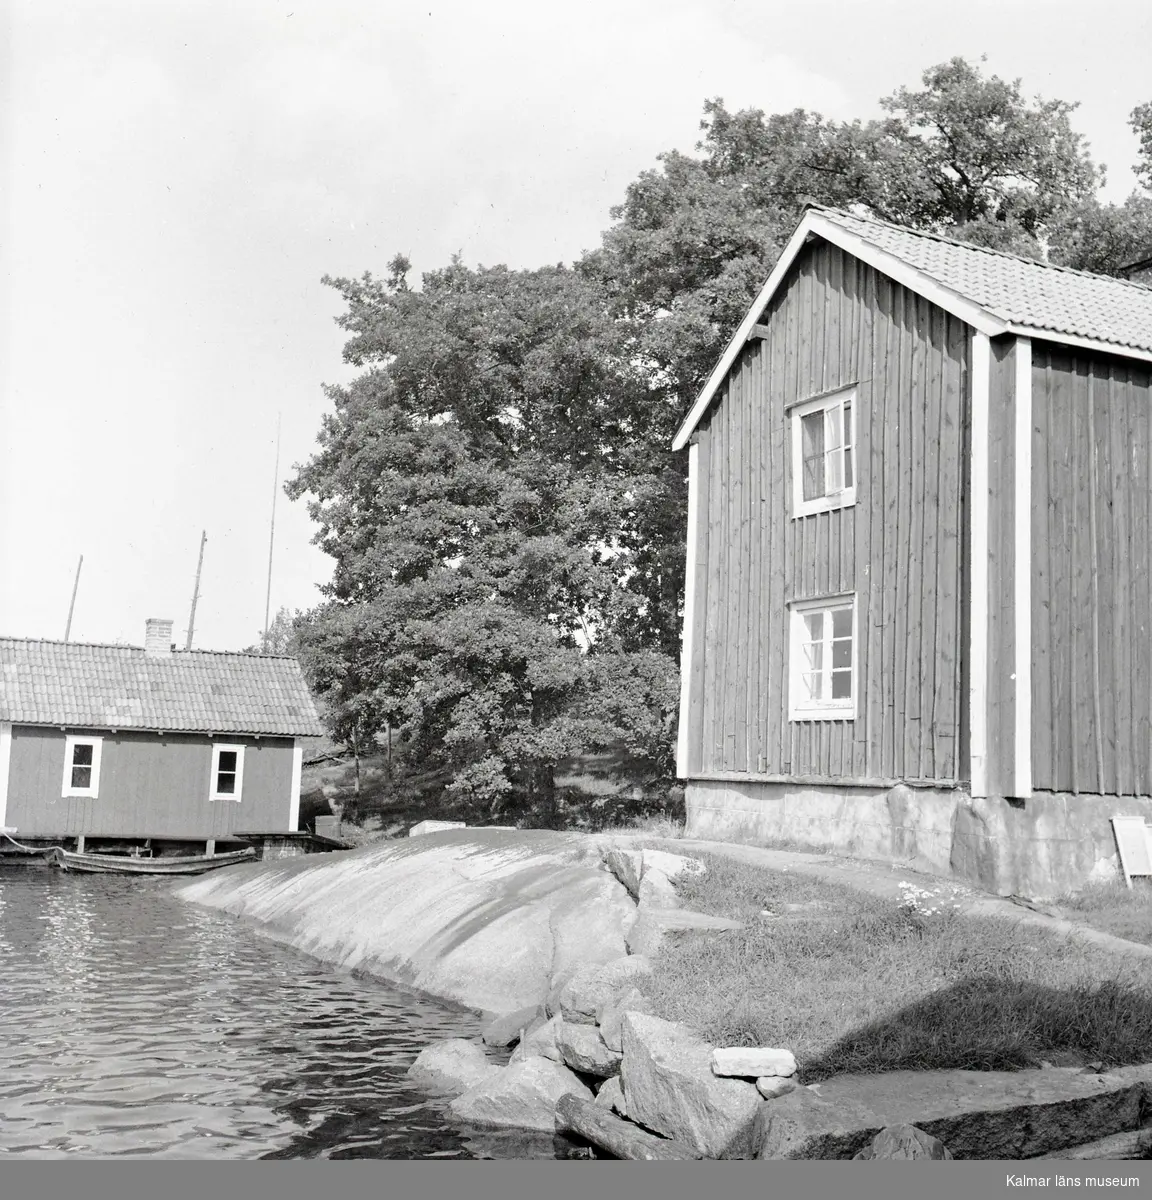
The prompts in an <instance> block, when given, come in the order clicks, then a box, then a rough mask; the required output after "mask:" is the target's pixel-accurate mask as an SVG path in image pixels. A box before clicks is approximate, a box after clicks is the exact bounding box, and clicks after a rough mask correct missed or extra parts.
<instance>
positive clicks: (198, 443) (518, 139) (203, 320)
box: [0, 0, 1152, 649]
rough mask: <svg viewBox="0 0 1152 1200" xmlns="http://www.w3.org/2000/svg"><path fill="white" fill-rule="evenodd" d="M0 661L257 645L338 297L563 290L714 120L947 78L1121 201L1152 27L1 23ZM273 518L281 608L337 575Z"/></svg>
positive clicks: (25, 11)
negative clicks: (56, 642)
mask: <svg viewBox="0 0 1152 1200" xmlns="http://www.w3.org/2000/svg"><path fill="white" fill-rule="evenodd" d="M4 21H6V22H7V26H6V28H0V55H2V56H6V57H7V61H6V62H5V61H0V89H3V92H2V93H0V169H2V171H3V177H2V179H0V254H2V255H3V258H2V261H0V634H6V635H15V636H24V637H49V638H61V637H63V635H64V628H65V622H66V619H67V614H68V602H69V597H70V595H71V590H72V583H73V576H74V573H75V570H76V564H77V560H78V558H79V556H80V555H81V554H83V556H84V566H83V571H82V574H81V578H80V587H79V595H78V599H77V602H76V613H75V618H74V620H73V626H72V637H73V639H74V640H80V641H114V640H122V641H127V642H130V643H134V644H141V643H142V640H143V630H144V621H145V618H146V617H149V616H158V617H170V618H172V619H173V620H174V622H175V630H174V637H176V638H177V639H178V640H179V642H180V644H181V645H182V644H183V641H184V635H185V631H186V629H187V624H188V612H189V605H190V602H191V596H192V585H193V577H194V574H195V568H196V555H197V551H198V548H199V543H200V532H201V530H202V529H206V530H207V533H208V544H207V550H206V553H205V559H204V573H203V581H202V585H201V597H200V605H199V608H198V610H197V616H196V645H198V646H201V647H205V648H212V649H238V648H240V647H242V646H244V645H246V644H248V643H251V642H253V641H255V640H256V639H257V637H258V635H259V631H260V629H261V626H262V624H263V620H264V600H265V582H266V571H267V559H268V535H269V518H270V515H271V505H272V494H273V475H274V453H275V438H276V425H277V420H278V419H280V420H281V421H282V433H281V451H280V479H281V480H283V479H284V478H286V477H287V476H288V475H289V474H290V471H291V466H292V464H293V463H297V462H302V461H303V460H304V459H306V458H307V457H308V455H309V454H310V453H311V450H312V447H313V445H314V440H315V436H316V432H317V430H318V429H319V425H320V419H321V415H322V414H323V413H324V412H325V410H326V407H327V403H326V400H325V397H324V395H323V392H322V390H321V385H322V384H323V383H325V382H329V383H331V382H340V381H343V380H345V379H347V378H349V375H348V373H347V368H345V367H343V365H342V363H341V358H340V353H341V347H342V344H343V339H342V336H341V333H340V330H339V329H338V328H337V327H336V326H335V324H334V318H335V316H336V315H337V314H338V312H339V311H340V303H339V299H338V297H337V295H336V293H335V292H334V291H332V290H331V289H329V288H325V287H323V286H322V285H321V284H320V277H321V276H322V275H324V274H325V273H327V274H332V275H358V274H360V273H361V272H363V271H365V270H372V271H377V272H382V271H383V270H384V268H385V266H386V264H387V262H388V260H389V258H391V256H392V255H393V254H394V253H396V252H397V251H402V252H404V253H405V254H407V255H408V256H409V257H410V258H411V259H412V261H413V263H414V265H415V268H416V271H417V272H419V271H421V270H428V269H432V268H435V267H438V266H441V265H443V264H444V263H446V261H447V260H448V258H449V256H450V255H452V254H453V253H455V252H459V253H461V254H462V255H463V257H464V260H465V261H466V262H467V263H468V264H469V265H476V264H485V265H494V264H496V263H507V264H509V265H510V266H516V267H534V266H539V265H542V264H544V263H547V262H559V261H563V262H570V261H572V260H573V259H574V258H576V257H578V256H579V255H580V254H581V252H582V251H584V250H586V249H590V248H591V247H593V246H595V245H596V243H597V241H598V239H599V235H600V232H601V231H602V230H603V229H604V228H605V227H606V226H607V225H608V224H609V215H608V210H609V208H610V207H611V205H613V204H615V203H617V202H619V200H620V199H621V198H622V197H623V194H624V190H625V187H626V186H627V184H628V183H629V182H630V181H631V180H632V179H634V178H635V177H636V175H637V174H638V173H639V172H640V171H641V170H643V169H645V168H646V167H649V166H652V165H653V163H654V159H655V156H656V155H657V154H658V153H659V152H660V151H662V150H666V149H669V148H672V147H676V148H680V149H683V150H690V149H692V147H693V145H694V144H695V142H696V141H697V138H698V135H699V129H698V126H699V119H700V115H701V111H702V106H703V102H704V100H705V99H706V98H708V97H711V96H722V97H723V98H724V100H725V101H726V102H727V104H728V106H729V107H730V108H739V107H747V106H755V107H758V108H762V109H765V110H766V111H777V110H781V109H791V108H794V107H797V106H803V107H807V108H812V109H816V110H818V111H820V112H823V113H824V114H825V115H828V116H835V117H841V118H849V117H856V116H860V117H868V116H871V115H874V114H875V112H876V101H877V99H878V98H879V97H880V96H881V95H886V94H888V93H889V92H891V91H893V90H894V89H895V88H896V87H898V86H899V85H901V84H909V85H915V84H917V83H918V81H919V75H920V72H921V71H922V70H923V69H924V68H925V67H927V66H929V65H931V64H934V63H937V62H940V61H942V60H944V59H947V58H949V57H951V56H952V55H955V54H962V55H964V56H966V57H969V58H973V59H974V58H978V57H979V56H980V55H982V54H986V55H987V64H986V69H987V70H988V71H991V72H994V73H996V74H999V75H1001V76H1006V77H1010V78H1015V77H1021V78H1022V80H1023V84H1024V88H1025V90H1026V91H1027V92H1028V93H1029V94H1035V93H1040V94H1042V95H1044V96H1045V97H1048V98H1061V99H1066V100H1078V101H1080V103H1081V108H1080V110H1079V112H1078V113H1077V114H1076V116H1075V124H1076V127H1077V128H1078V129H1079V131H1080V132H1082V133H1083V134H1085V135H1086V136H1087V137H1088V139H1089V141H1090V143H1091V146H1092V151H1093V154H1094V156H1095V157H1096V159H1097V161H1102V162H1105V163H1107V164H1108V166H1109V172H1110V184H1109V189H1108V194H1109V196H1110V197H1111V198H1114V199H1122V198H1123V197H1124V196H1125V195H1127V194H1128V192H1130V191H1131V190H1132V187H1133V185H1134V179H1133V176H1132V174H1131V170H1130V168H1131V165H1132V163H1133V162H1134V160H1135V156H1136V142H1135V139H1134V137H1133V136H1132V134H1131V132H1130V130H1129V129H1128V127H1127V124H1126V118H1127V115H1128V113H1129V112H1130V110H1131V109H1132V108H1133V107H1134V106H1135V105H1136V104H1138V103H1141V102H1143V101H1145V100H1149V99H1152V71H1150V70H1149V67H1148V64H1149V52H1150V50H1152V5H1149V4H1147V2H1146V0H1133V2H1131V3H1119V2H1114V0H1097V2H1095V3H1091V4H1088V3H1084V2H1083V0H1077V2H1076V3H1065V2H1064V0H1044V2H1040V0H1036V2H1034V3H1029V2H1024V0H1000V2H999V3H983V2H980V0H966V2H965V3H964V4H962V5H943V4H940V5H929V4H926V3H904V2H899V3H897V2H892V3H885V2H883V0H868V2H867V3H864V2H859V3H857V2H849V0H838V2H836V3H830V2H829V3H806V4H800V3H788V4H780V3H776V2H775V0H755V2H754V3H752V2H746V0H736V2H725V0H583V3H581V4H576V5H564V6H561V5H558V4H548V3H542V2H539V0H538V2H536V3H532V4H524V3H518V2H513V0H487V2H486V3H483V4H480V3H450V4H445V3H441V2H440V0H424V3H422V4H416V3H409V2H408V0H374V2H369V0H322V2H319V3H317V2H314V0H284V2H283V3H277V2H274V0H227V2H221V3H217V2H215V0H194V2H190V3H181V2H179V0H164V2H163V3H160V2H154V3H147V2H145V0H137V2H136V3H115V2H112V0H71V2H65V3H62V2H56V0H0V22H4ZM312 533H313V529H312V527H311V524H310V522H309V519H308V516H307V512H306V511H305V508H304V505H303V503H295V504H294V503H291V502H289V501H288V500H287V498H286V497H285V496H283V495H282V494H281V495H280V497H279V500H278V502H277V510H276V543H275V561H274V567H273V579H272V611H273V613H275V611H276V609H277V608H278V607H279V606H280V605H287V606H288V607H289V608H292V609H297V608H309V607H311V606H313V605H314V604H316V603H317V602H318V601H319V599H320V596H319V593H318V591H317V585H318V584H320V583H322V582H323V581H324V580H326V579H327V578H328V576H329V573H330V571H329V560H327V559H326V558H325V557H324V556H323V555H322V554H321V553H320V552H319V551H318V550H316V549H315V548H314V547H313V546H311V545H310V539H311V536H312Z"/></svg>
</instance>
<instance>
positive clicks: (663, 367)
mask: <svg viewBox="0 0 1152 1200" xmlns="http://www.w3.org/2000/svg"><path fill="white" fill-rule="evenodd" d="M882 107H883V111H884V114H885V115H884V116H883V117H882V118H880V119H877V120H872V121H867V122H863V121H848V122H837V121H831V120H827V119H825V118H824V117H822V116H820V115H819V114H817V113H811V112H806V111H804V110H796V111H793V112H789V113H777V114H772V115H767V116H766V115H765V114H764V113H763V112H761V111H758V110H743V111H740V112H735V113H733V112H730V111H729V110H728V109H727V108H726V107H725V106H724V104H723V102H722V101H721V100H719V99H715V100H711V101H709V102H708V103H707V104H706V105H705V108H704V119H703V122H702V126H701V128H702V134H703V136H702V140H701V142H700V143H699V145H698V146H697V152H696V153H695V154H684V153H681V152H679V151H670V152H669V153H667V154H665V155H663V156H661V158H660V159H659V161H658V164H657V166H655V167H653V168H652V169H649V170H646V171H643V172H642V173H641V174H640V175H639V176H638V178H637V179H636V180H635V181H634V182H633V183H632V184H631V185H630V186H629V187H628V189H627V191H626V194H625V196H624V199H623V201H622V203H621V204H620V206H619V207H618V208H616V209H614V210H613V211H612V220H613V224H612V225H611V227H610V228H609V229H608V230H607V231H606V233H605V234H604V236H603V239H602V242H601V245H600V246H599V247H598V248H596V249H595V250H594V251H592V252H591V253H589V254H586V255H585V256H584V257H583V258H582V259H581V260H579V261H578V262H576V263H575V264H573V265H572V266H571V267H567V266H562V265H561V266H547V267H542V268H539V269H537V270H509V269H508V268H506V267H491V268H485V267H479V268H470V267H468V266H466V265H465V264H464V263H463V262H461V261H459V260H453V261H452V262H451V263H449V264H448V265H447V266H445V267H442V268H440V269H438V270H433V271H429V272H427V273H425V274H424V275H423V277H422V279H421V281H420V285H419V287H413V286H412V285H411V283H410V281H409V276H410V274H411V265H410V263H409V262H408V261H407V260H406V259H405V258H404V257H403V256H399V255H398V256H397V257H396V258H395V259H394V260H393V261H392V262H391V263H390V264H389V266H388V270H387V272H386V274H385V275H384V276H383V277H376V276H373V275H372V274H365V275H363V276H362V277H360V278H359V279H327V280H326V281H325V282H327V283H328V284H330V285H331V286H333V287H335V288H336V289H337V290H338V291H339V292H340V294H341V296H342V297H343V299H344V302H345V305H346V312H345V313H344V315H343V316H342V317H341V318H340V324H341V325H342V327H343V328H344V329H345V331H346V332H347V333H348V341H347V344H346V347H345V352H344V356H345V360H346V361H347V362H349V363H351V364H353V365H354V366H356V367H359V368H362V373H361V374H360V375H359V377H358V378H357V379H356V380H355V381H354V382H353V383H352V384H350V385H349V386H347V387H333V388H329V389H328V396H329V398H330V400H331V401H332V405H333V411H332V412H331V413H330V414H328V415H327V416H325V418H324V420H323V425H322V428H321V430H320V434H319V439H318V442H319V446H318V450H317V452H316V453H315V454H314V456H313V457H312V458H311V459H310V460H309V461H308V462H307V463H305V464H304V465H303V466H300V467H299V468H298V469H297V474H296V476H295V478H294V479H293V481H292V482H291V483H290V484H289V487H288V490H289V494H290V495H292V496H294V497H300V496H303V495H308V496H309V497H310V511H311V513H312V516H313V518H314V520H315V521H316V523H317V525H318V532H317V535H316V541H317V543H318V544H319V545H320V546H321V547H322V548H323V549H324V550H325V551H326V552H327V553H328V554H329V555H330V556H331V557H332V559H333V561H334V573H333V577H332V581H331V583H330V584H329V585H328V588H327V599H326V602H325V603H324V604H323V605H322V606H321V607H320V608H318V609H316V610H314V611H313V612H311V613H309V614H306V615H304V616H303V617H300V618H298V619H297V621H296V624H295V631H294V636H295V639H296V642H295V644H296V646H297V648H298V652H299V653H300V655H301V657H302V659H303V661H304V663H305V667H306V669H307V670H308V672H309V675H310V677H311V679H312V681H313V684H314V686H315V687H316V689H317V690H318V692H319V693H320V694H321V696H322V697H323V698H324V700H325V702H326V706H327V710H328V712H329V714H330V719H331V720H332V722H333V724H334V733H335V734H336V736H337V737H340V738H342V739H343V740H345V741H347V742H348V743H349V744H352V743H353V741H356V740H359V741H361V742H363V741H365V740H366V739H367V738H368V737H369V736H370V735H371V734H373V733H374V732H375V731H376V730H378V729H381V728H382V727H383V726H384V725H385V724H387V725H389V726H391V727H393V728H396V729H399V730H400V731H401V732H402V734H403V737H404V747H405V749H404V753H405V754H407V755H410V756H411V757H412V758H413V759H418V760H420V761H422V762H426V763H433V764H438V765H442V766H447V767H449V768H450V769H451V772H452V776H453V780H454V782H453V784H452V787H453V788H454V789H455V791H456V793H457V794H458V795H459V796H460V797H461V798H464V799H466V800H468V801H469V802H471V803H474V804H477V805H480V806H482V807H483V808H485V809H486V810H488V811H492V812H495V811H499V810H500V809H501V808H502V807H503V806H507V805H509V804H513V803H516V802H518V801H521V800H527V801H529V802H533V801H534V800H536V799H539V798H540V797H545V798H546V797H547V796H548V795H549V794H550V792H551V789H552V787H553V773H554V769H555V766H556V764H557V763H558V762H559V761H560V760H562V759H563V758H565V757H567V756H569V755H572V754H575V753H578V752H580V751H582V750H587V749H592V748H596V747H601V746H609V745H624V746H627V748H628V749H629V750H630V751H631V752H632V753H633V754H634V755H636V756H638V757H639V758H640V759H641V760H643V761H645V762H647V763H648V764H649V765H650V767H651V770H652V772H653V773H654V774H655V775H658V776H663V777H665V778H667V777H669V776H670V772H671V762H672V758H671V746H672V740H673V729H674V715H675V704H676V696H677V688H678V684H677V662H676V660H677V656H678V653H679V639H680V612H681V604H682V594H683V580H684V558H683V556H684V521H685V504H686V482H685V465H684V461H683V457H682V456H681V455H674V454H673V453H672V452H671V450H670V444H671V440H672V436H673V433H674V432H675V429H676V427H677V425H678V423H679V422H680V420H681V419H682V417H683V414H684V412H685V411H686V410H687V408H688V407H689V406H690V404H691V402H692V400H693V398H694V397H695V395H696V393H697V391H698V390H699V388H700V386H701V384H702V382H703V380H704V378H705V377H706V375H707V373H708V372H709V370H710V369H711V367H712V365H713V363H714V361H715V359H716V357H717V355H718V354H719V353H720V350H721V349H722V346H723V344H724V342H725V341H726V339H727V338H728V337H729V336H730V335H731V332H732V330H733V329H734V328H735V326H736V325H737V324H738V322H739V321H740V319H741V317H742V316H743V315H744V313H745V311H746V309H747V306H748V304H749V303H750V301H751V299H752V298H753V296H754V295H755V293H756V291H757V290H758V289H759V288H760V286H761V285H762V284H763V281H764V279H765V278H766V277H767V275H768V273H769V272H770V270H771V267H772V264H773V263H774V261H775V259H776V257H777V256H778V254H779V252H780V249H781V248H782V246H783V245H784V243H785V241H786V240H787V238H788V236H789V235H790V234H791V232H792V230H793V228H794V227H795V224H796V222H797V220H798V219H799V216H800V214H801V212H802V211H803V208H804V206H805V205H806V204H807V203H810V202H815V203H822V204H827V205H832V206H838V207H847V208H853V209H855V210H857V211H861V212H864V213H870V214H873V215H875V216H877V217H880V218H883V219H886V220H891V221H895V222H899V223H901V224H905V225H909V226H912V227H914V228H917V229H925V230H932V231H935V232H941V233H945V234H949V235H951V236H954V237H958V238H961V239H966V240H969V241H973V242H977V243H979V244H982V245H987V246H990V247H995V248H998V249H1004V250H1009V251H1012V252H1015V253H1020V254H1024V255H1028V256H1032V257H1038V258H1045V257H1047V258H1050V259H1051V260H1052V261H1054V262H1059V263H1062V264H1065V265H1069V266H1076V267H1083V268H1086V269H1091V270H1096V271H1102V272H1115V271H1117V270H1118V269H1119V268H1120V267H1121V266H1123V265H1124V264H1125V263H1127V262H1129V261H1132V260H1133V259H1135V258H1138V257H1140V256H1141V254H1142V253H1145V252H1147V250H1148V247H1149V246H1152V190H1149V189H1152V102H1150V103H1149V104H1146V105H1142V106H1141V107H1140V108H1138V109H1136V110H1135V111H1134V112H1133V114H1132V118H1131V125H1132V129H1133V132H1134V133H1135V134H1136V136H1137V139H1138V141H1139V147H1140V149H1139V154H1140V160H1139V178H1140V181H1141V185H1142V186H1141V188H1140V189H1138V190H1137V191H1136V192H1134V193H1133V195H1132V196H1131V197H1130V198H1129V199H1128V200H1127V201H1125V202H1124V203H1123V204H1119V205H1117V204H1111V203H1104V202H1102V201H1101V200H1100V199H1099V189H1100V187H1101V186H1102V183H1103V180H1104V174H1103V170H1102V168H1100V167H1098V166H1096V165H1095V164H1094V163H1093V162H1092V160H1091V158H1090V156H1089V153H1088V149H1087V147H1086V145H1085V144H1084V141H1083V139H1082V138H1081V137H1080V135H1079V134H1077V133H1076V132H1075V131H1074V129H1073V126H1072V117H1073V115H1074V111H1075V105H1074V104H1070V103H1067V102H1065V101H1061V100H1054V101H1047V100H1042V99H1035V100H1029V99H1027V98H1026V97H1024V96H1023V94H1022V93H1021V90H1020V85H1019V83H1018V82H1006V81H1004V80H1001V79H998V78H996V77H995V76H991V77H987V76H985V75H984V74H983V73H982V71H981V69H980V67H979V66H976V65H972V64H970V63H968V62H965V61H964V60H962V59H958V58H957V59H953V60H951V61H950V62H947V63H943V64H940V65H939V66H935V67H932V68H930V69H929V70H928V71H926V72H925V73H924V75H923V79H922V87H921V88H920V89H919V90H912V89H909V88H906V87H904V88H900V89H899V90H897V91H896V92H894V93H893V94H892V95H891V96H889V97H888V98H887V99H885V100H883V101H882Z"/></svg>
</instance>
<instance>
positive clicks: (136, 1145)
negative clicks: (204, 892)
mask: <svg viewBox="0 0 1152 1200" xmlns="http://www.w3.org/2000/svg"><path fill="white" fill-rule="evenodd" d="M0 1011H3V1013H4V1021H3V1025H2V1027H0V1157H3V1156H12V1155H27V1156H31V1157H37V1158H69V1157H87V1158H111V1157H153V1158H197V1159H226V1158H261V1157H263V1158H301V1157H304V1158H315V1157H326V1158H418V1157H429V1158H452V1157H469V1156H475V1157H504V1156H518V1155H521V1156H522V1155H525V1154H531V1155H533V1156H540V1155H550V1154H551V1153H553V1152H554V1148H553V1147H552V1146H551V1144H550V1143H549V1141H548V1139H536V1140H535V1141H533V1140H531V1139H528V1140H527V1141H526V1140H525V1139H523V1138H519V1139H517V1138H511V1139H502V1138H500V1137H484V1138H482V1139H477V1138H470V1137H469V1136H468V1135H467V1134H466V1133H464V1132H462V1131H459V1130H456V1129H453V1128H452V1127H450V1126H449V1125H448V1124H446V1123H445V1121H444V1117H443V1108H444V1101H443V1099H437V1098H435V1097H429V1096H426V1095H424V1094H423V1093H420V1092H418V1091H415V1090H414V1089H412V1088H411V1086H410V1085H409V1084H408V1081H407V1080H406V1079H405V1077H404V1072H405V1071H406V1070H407V1068H408V1065H409V1064H410V1063H411V1061H412V1059H413V1058H414V1057H415V1056H416V1054H417V1053H418V1052H419V1051H420V1049H421V1048H423V1047H424V1046H425V1045H427V1044H428V1042H430V1041H434V1040H436V1039H437V1038H445V1037H473V1036H475V1035H476V1033H477V1022H476V1019H475V1018H474V1017H473V1016H472V1015H470V1014H468V1013H461V1012H457V1011H454V1010H452V1009H450V1008H448V1007H446V1006H441V1005H438V1004H435V1003H433V1002H430V1001H426V1000H423V999H420V998H416V997H412V996H407V995H405V994H402V993H400V992H396V991H394V990H392V989H390V988H387V987H384V986H381V985H379V984H377V983H374V982H371V981H365V980H361V979H357V978H355V977H353V976H351V975H347V974H342V973H338V972H335V971H332V970H330V969H328V968H326V967H324V966H322V965H321V964H319V963H315V962H313V961H311V960H310V959H307V958H304V957H302V956H300V955H297V954H295V953H293V952H292V951H290V950H288V949H286V948H284V947H281V946H279V945H278V944H277V943H275V942H272V941H270V940H267V939H265V938H262V937H260V936H259V935H258V934H256V933H255V932H254V931H253V930H251V929H249V928H248V927H246V926H245V925H243V924H241V923H239V922H237V921H235V920H233V919H232V918H230V917H228V916H225V915H224V914H222V913H218V912H215V911H212V910H206V909H200V908H196V907H194V906H190V905H187V904H185V903H183V902H180V901H177V900H175V899H174V898H173V897H172V896H171V895H170V894H169V884H168V883H167V882H165V881H163V880H156V881H152V880H140V879H116V878H102V877H99V876H89V877H82V876H81V877H77V876H68V875H64V874H62V873H57V872H52V871H47V870H37V869H27V868H6V869H0Z"/></svg>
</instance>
